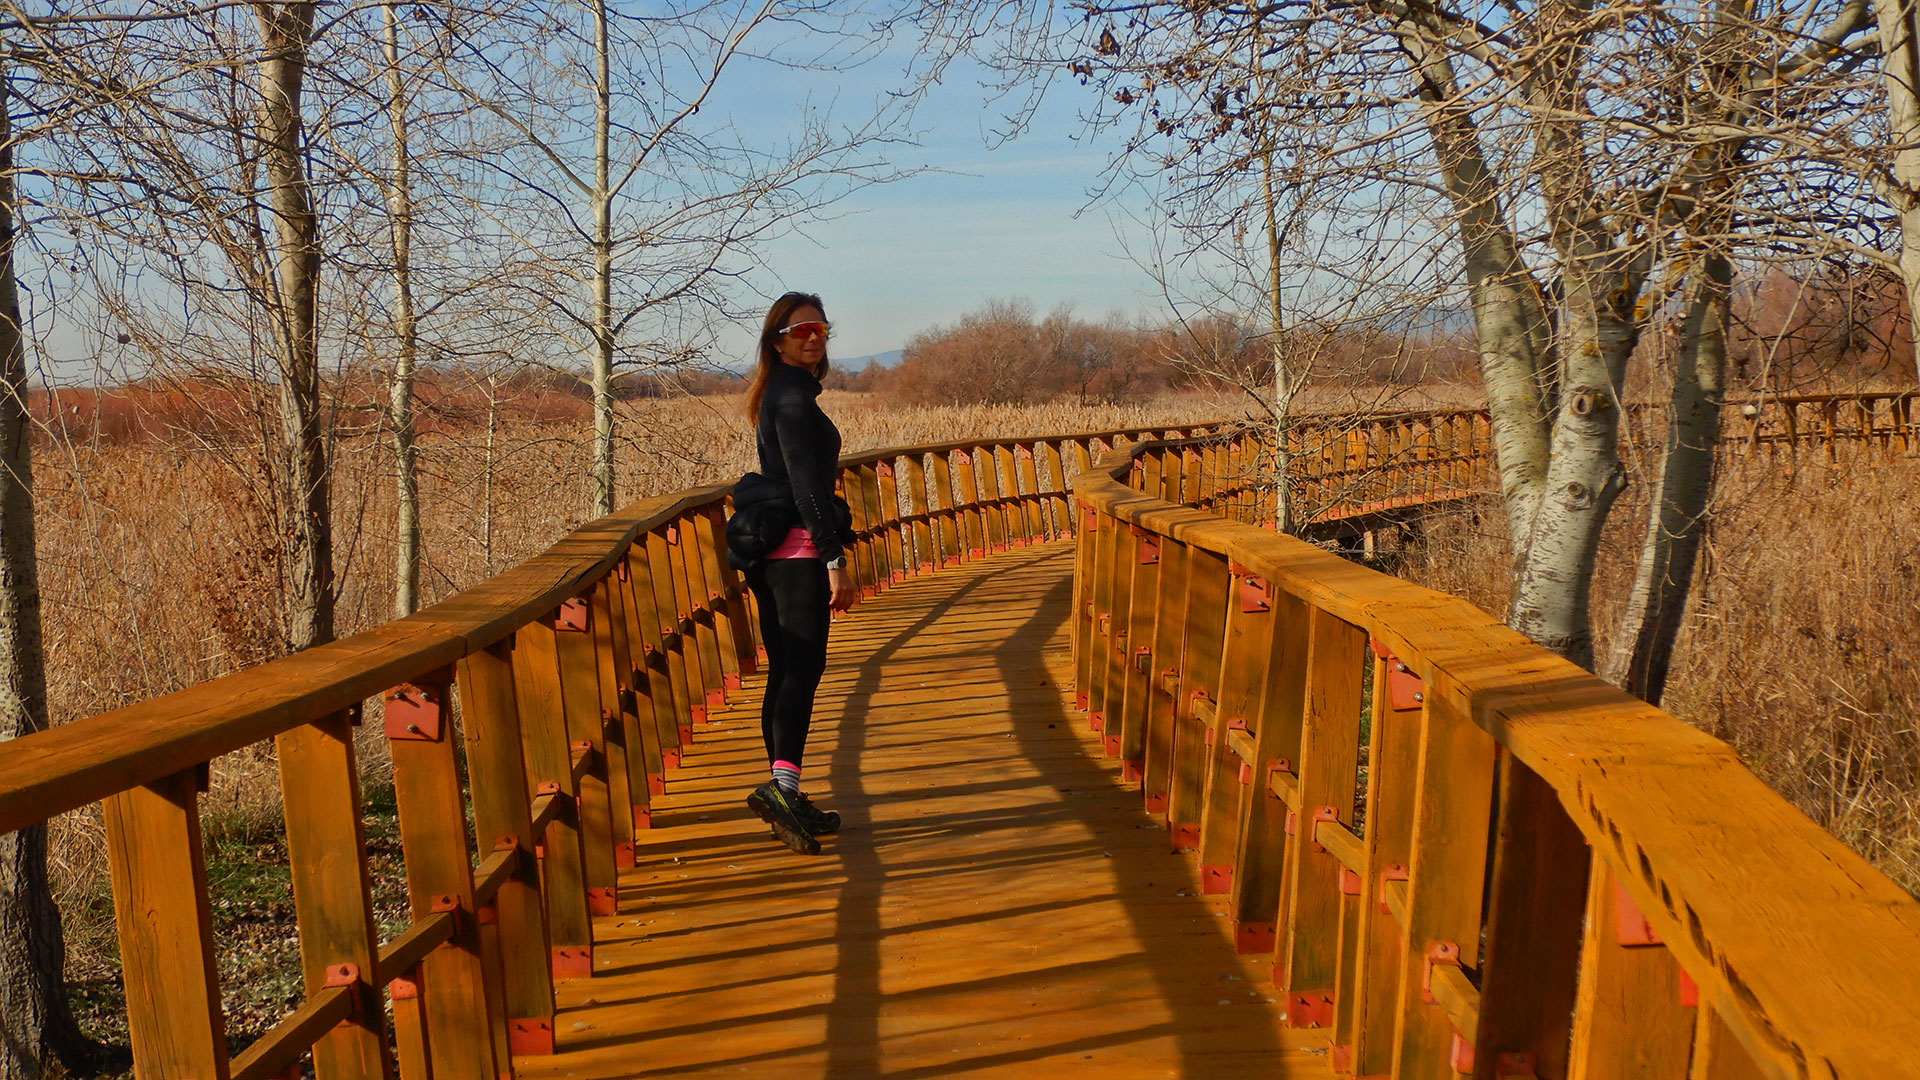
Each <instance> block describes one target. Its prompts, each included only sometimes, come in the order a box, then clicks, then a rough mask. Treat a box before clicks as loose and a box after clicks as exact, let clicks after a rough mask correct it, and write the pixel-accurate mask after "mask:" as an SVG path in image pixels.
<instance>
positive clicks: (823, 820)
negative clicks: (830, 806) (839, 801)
mask: <svg viewBox="0 0 1920 1080" xmlns="http://www.w3.org/2000/svg"><path fill="white" fill-rule="evenodd" d="M787 799H788V801H789V802H791V803H793V810H794V813H796V814H798V815H799V817H800V824H802V825H805V826H806V827H807V831H808V832H810V833H812V834H813V835H815V836H830V835H832V834H833V833H837V832H839V831H840V814H839V812H838V811H834V810H822V809H820V808H819V807H817V806H815V805H813V800H812V799H809V798H807V796H806V793H805V792H799V791H797V792H794V793H793V794H792V795H789V796H787Z"/></svg>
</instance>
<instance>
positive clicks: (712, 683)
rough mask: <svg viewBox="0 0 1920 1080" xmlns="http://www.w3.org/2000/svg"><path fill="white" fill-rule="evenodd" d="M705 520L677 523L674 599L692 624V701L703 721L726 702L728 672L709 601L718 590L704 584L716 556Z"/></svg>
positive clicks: (691, 518) (691, 516)
mask: <svg viewBox="0 0 1920 1080" xmlns="http://www.w3.org/2000/svg"><path fill="white" fill-rule="evenodd" d="M706 520H707V519H706V518H705V516H704V515H701V514H688V515H686V516H684V517H682V518H681V519H680V521H679V523H678V528H677V530H676V535H677V536H678V537H679V538H680V542H679V543H678V544H676V545H674V565H675V569H676V570H677V571H678V573H677V574H676V575H675V576H674V582H675V585H674V596H675V599H676V601H677V602H678V603H679V605H680V610H681V611H683V612H685V614H684V615H682V616H681V618H682V619H688V620H692V623H693V642H694V646H695V652H694V655H695V656H697V657H698V658H699V659H698V662H699V672H700V693H699V695H698V696H697V697H696V698H695V700H696V701H699V702H700V703H701V706H702V708H703V710H704V711H703V713H702V716H703V718H704V719H707V720H711V719H713V714H714V713H716V712H719V711H720V710H721V709H722V708H724V707H725V706H726V703H727V671H726V665H725V664H723V663H722V662H721V659H720V632H719V628H718V627H717V626H716V625H715V622H716V615H717V613H716V612H715V610H714V608H713V606H712V599H711V598H712V596H713V594H714V593H715V592H717V591H719V590H717V589H715V588H714V587H713V586H712V585H710V584H708V581H707V563H708V561H709V560H710V559H711V558H712V557H713V555H714V553H715V547H714V543H715V541H714V538H713V537H712V536H711V535H702V532H701V528H700V523H701V522H702V521H706ZM707 524H708V525H711V524H712V522H710V521H708V522H707Z"/></svg>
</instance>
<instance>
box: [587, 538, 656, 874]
mask: <svg viewBox="0 0 1920 1080" xmlns="http://www.w3.org/2000/svg"><path fill="white" fill-rule="evenodd" d="M619 584H620V581H619V578H618V577H617V576H616V575H614V574H608V575H607V576H606V577H604V578H601V579H600V581H599V583H598V584H596V585H595V586H594V587H593V618H592V619H591V620H590V621H589V630H590V632H591V634H592V635H593V660H594V668H595V675H596V678H595V680H594V681H595V683H596V684H597V685H598V687H599V690H600V697H599V701H598V705H599V707H600V727H599V731H600V740H599V747H600V750H601V753H602V754H603V755H604V757H605V760H604V763H603V764H604V768H605V771H606V778H607V821H608V826H609V829H608V837H607V839H608V842H609V843H610V844H611V845H612V847H613V866H614V869H615V870H616V871H618V870H620V869H621V868H623V867H630V866H632V865H633V844H634V832H633V806H634V792H633V788H634V784H635V780H636V777H635V776H634V773H635V772H636V771H637V772H639V773H640V775H639V777H638V778H637V779H638V781H639V785H640V803H641V805H646V803H647V796H646V784H645V781H646V775H645V771H644V766H643V765H642V760H643V759H642V757H641V754H640V750H639V746H638V745H637V744H635V743H633V742H632V741H631V740H629V738H628V732H629V731H631V730H633V728H634V727H635V726H636V725H634V724H633V723H632V722H631V718H630V717H629V716H628V715H627V712H626V709H625V708H623V707H622V705H621V702H622V700H623V699H624V698H625V697H626V695H625V694H624V693H622V691H623V690H624V689H625V688H626V683H627V680H628V679H629V677H630V676H629V675H627V674H623V673H622V672H621V670H620V668H621V662H622V661H623V660H624V659H625V658H626V649H625V647H624V643H623V642H620V641H619V640H618V639H619V638H622V637H624V634H623V633H622V631H621V629H620V625H619V623H620V619H619V601H618V600H617V599H616V598H615V592H616V591H617V587H618V586H619ZM628 670H629V671H631V670H632V669H631V668H629V669H628Z"/></svg>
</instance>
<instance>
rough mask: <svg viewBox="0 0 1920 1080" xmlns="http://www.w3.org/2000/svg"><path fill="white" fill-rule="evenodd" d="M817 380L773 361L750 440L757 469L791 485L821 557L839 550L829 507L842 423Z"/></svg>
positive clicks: (834, 518)
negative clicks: (827, 406) (826, 405)
mask: <svg viewBox="0 0 1920 1080" xmlns="http://www.w3.org/2000/svg"><path fill="white" fill-rule="evenodd" d="M819 396H820V380H818V379H816V378H814V377H813V376H812V375H810V374H808V373H807V372H805V371H803V370H801V369H800V368H798V367H795V366H794V365H792V364H775V365H774V367H773V371H772V372H771V373H770V374H769V375H768V377H767V392H766V396H765V397H763V398H761V399H760V420H759V424H758V426H757V427H756V428H755V430H754V437H753V441H754V446H755V448H756V449H757V450H759V452H760V474H761V475H762V476H765V477H766V478H767V479H768V480H771V481H773V482H774V483H776V484H782V485H785V486H787V487H789V488H791V489H792V491H793V505H794V508H795V509H797V510H799V511H800V523H801V524H802V525H804V526H806V529H807V535H808V536H810V537H812V538H813V546H814V548H815V549H816V550H817V551H819V552H820V557H821V558H822V559H826V560H828V561H829V562H831V561H832V560H834V559H837V558H839V557H840V555H841V546H840V529H839V527H838V526H839V522H838V519H837V516H836V515H835V513H834V509H833V478H834V474H835V473H836V472H837V471H838V469H839V464H840V429H839V428H837V427H834V426H833V421H832V420H829V419H827V414H826V413H825V412H823V411H821V408H820V403H819V402H818V401H816V400H814V399H815V398H818V397H819Z"/></svg>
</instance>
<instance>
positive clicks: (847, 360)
mask: <svg viewBox="0 0 1920 1080" xmlns="http://www.w3.org/2000/svg"><path fill="white" fill-rule="evenodd" d="M902 355H903V354H902V352H901V350H899V349H888V350H887V351H886V352H883V353H874V354H873V355H872V356H836V357H834V358H833V366H834V367H837V368H839V369H840V370H842V371H865V370H866V369H867V367H868V366H869V365H872V364H879V365H880V366H881V367H892V366H894V365H895V364H898V363H899V362H900V357H901V356H902Z"/></svg>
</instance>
